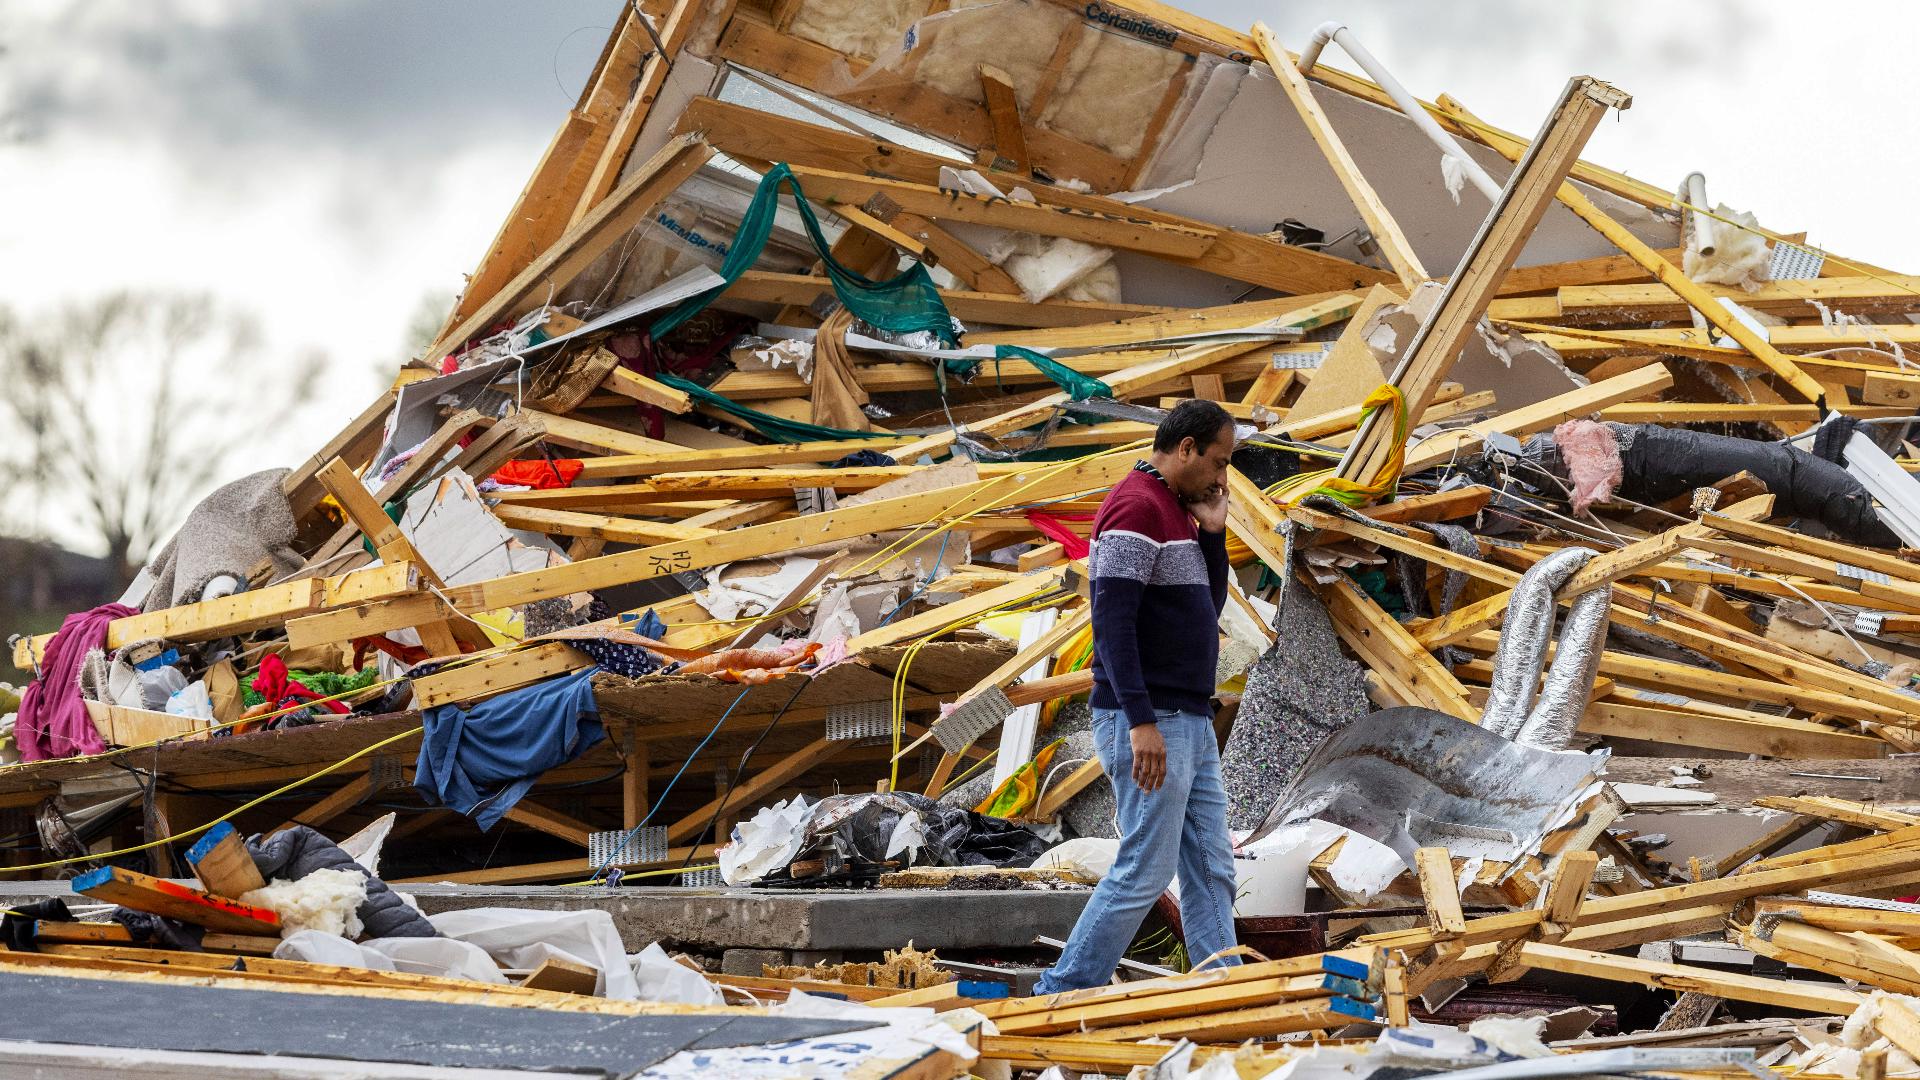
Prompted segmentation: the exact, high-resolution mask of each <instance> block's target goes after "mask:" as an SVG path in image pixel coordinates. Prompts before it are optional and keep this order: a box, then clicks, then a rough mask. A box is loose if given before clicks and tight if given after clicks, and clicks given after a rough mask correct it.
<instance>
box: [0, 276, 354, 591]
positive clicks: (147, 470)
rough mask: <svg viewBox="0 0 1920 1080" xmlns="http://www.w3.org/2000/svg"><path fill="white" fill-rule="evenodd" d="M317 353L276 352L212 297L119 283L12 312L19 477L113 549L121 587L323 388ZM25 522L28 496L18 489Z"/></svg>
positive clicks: (4, 372)
mask: <svg viewBox="0 0 1920 1080" xmlns="http://www.w3.org/2000/svg"><path fill="white" fill-rule="evenodd" d="M321 366H322V365H321V358H320V357H319V356H318V355H308V356H303V357H300V358H297V359H294V360H291V361H288V360H285V359H281V358H277V357H273V356H271V355H270V354H268V353H267V351H266V350H265V348H264V346H263V343H262V340H261V335H260V332H259V328H258V326H257V325H256V324H255V322H254V321H253V320H252V319H250V318H247V317H244V316H241V315H237V314H234V313H232V312H227V311H223V310H221V309H220V308H219V307H218V306H216V305H215V303H214V302H213V300H212V299H211V298H210V297H208V296H205V295H201V294H169V293H148V292H116V293H111V294H107V295H103V296H100V297H97V298H95V299H92V300H87V301H81V302H75V303H70V304H67V305H64V306H62V307H60V308H58V309H56V310H54V311H51V312H47V313H44V314H41V315H37V316H34V317H32V318H22V317H19V316H17V315H15V314H13V313H11V312H9V311H7V310H5V309H0V376H4V384H5V386H6V387H7V390H6V393H5V394H3V395H0V402H4V405H0V417H4V418H6V419H8V420H10V421H11V424H12V426H16V427H17V428H18V429H19V431H18V434H17V436H15V437H13V438H11V439H8V440H5V441H6V443H7V445H9V448H10V450H11V451H12V453H13V455H14V456H15V457H16V458H19V459H23V460H17V461H14V462H11V463H9V464H10V465H11V469H10V470H9V471H10V472H12V473H13V476H12V482H11V483H10V485H9V486H10V487H23V488H25V489H27V491H29V492H30V493H31V495H32V497H33V499H34V502H33V506H34V507H35V508H36V510H37V511H38V513H37V514H36V515H32V517H35V518H37V520H31V519H30V520H29V522H27V523H26V524H27V525H28V528H29V531H35V532H38V531H45V530H47V529H48V528H49V527H50V521H49V519H51V520H52V521H54V522H63V523H65V524H66V525H67V526H68V527H69V528H77V529H80V530H84V532H85V533H86V534H90V535H91V536H92V537H93V538H95V539H97V541H98V543H99V544H100V545H101V546H102V547H104V548H105V551H106V555H107V557H108V560H109V564H110V565H111V566H112V567H114V568H115V572H116V573H117V575H118V576H119V582H118V584H119V585H124V584H125V583H126V582H127V581H129V580H131V579H132V576H133V573H134V572H135V571H136V570H137V569H138V568H139V566H140V565H141V563H142V562H144V561H145V559H146V557H147V555H148V554H149V553H150V552H151V551H152V550H153V548H154V547H155V546H157V545H158V544H159V543H161V542H163V541H164V540H165V539H166V537H167V535H168V533H169V532H170V531H171V530H172V529H173V528H174V527H175V526H177V525H178V524H179V522H180V521H181V520H182V519H183V518H184V517H185V516H186V513H187V511H189V510H190V509H192V507H193V503H194V501H195V500H197V499H198V498H199V497H200V496H202V495H204V494H205V493H206V492H207V490H208V489H210V488H211V487H213V486H214V485H215V481H217V480H221V479H225V478H226V476H227V475H228V473H229V471H230V470H231V467H232V466H234V465H235V464H236V462H238V461H239V460H240V455H239V453H238V451H239V450H240V449H241V448H243V447H246V446H248V445H249V444H252V443H256V442H257V441H259V440H260V439H262V438H263V437H264V436H266V435H268V434H269V433H270V432H272V431H274V430H275V429H276V428H278V427H279V426H281V425H283V424H285V423H286V422H287V421H288V420H289V419H290V418H291V417H292V415H293V413H294V410H295V409H296V408H297V407H298V406H299V405H300V403H302V402H303V401H305V400H306V399H308V398H309V397H310V396H311V395H312V392H313V389H314V387H315V385H316V384H317V382H318V379H319V376H320V371H321ZM10 506H11V508H12V510H13V512H14V513H15V515H16V516H15V520H14V521H13V522H11V525H12V527H13V528H14V529H18V528H19V527H20V526H21V525H22V522H21V521H20V520H19V516H20V515H19V513H18V512H19V509H20V507H21V503H20V501H19V500H17V499H15V500H10Z"/></svg>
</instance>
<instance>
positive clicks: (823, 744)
mask: <svg viewBox="0 0 1920 1080" xmlns="http://www.w3.org/2000/svg"><path fill="white" fill-rule="evenodd" d="M849 745H851V744H849V743H848V742H847V741H845V740H834V739H825V738H821V739H815V740H814V741H813V742H810V743H808V744H807V745H806V746H803V747H801V748H800V749H798V750H796V751H794V752H793V753H791V754H788V755H787V756H786V757H783V758H781V759H780V760H779V761H777V762H775V763H774V764H772V765H769V766H767V767H766V768H765V769H762V770H761V771H760V772H758V773H755V774H754V775H753V777H752V778H750V779H748V780H747V781H746V782H744V783H740V784H735V785H734V787H733V790H732V791H730V792H728V793H727V797H726V799H725V800H724V801H722V800H721V799H720V798H718V797H715V798H714V799H712V800H711V801H709V802H708V803H707V804H706V805H704V806H702V807H700V809H698V810H695V811H694V812H693V813H691V814H688V815H687V816H685V817H683V818H681V819H680V820H678V821H676V822H674V823H673V824H671V825H669V826H667V842H668V843H672V844H677V843H681V842H683V841H686V840H688V839H691V838H692V837H694V836H696V835H698V834H699V833H701V832H702V831H704V830H705V829H706V828H707V826H708V825H711V824H712V823H713V822H714V821H715V820H716V819H718V818H719V816H720V815H721V814H724V813H726V812H728V811H730V810H734V809H737V808H739V807H742V806H746V805H748V804H749V803H752V802H755V801H757V800H758V799H760V798H761V797H762V796H764V795H766V794H768V793H769V792H772V791H775V790H778V789H779V788H780V787H782V786H784V785H785V784H787V783H789V782H791V781H792V780H793V779H794V778H795V777H798V776H800V775H801V774H802V773H805V772H806V771H808V770H809V769H812V768H814V767H815V766H817V765H821V764H824V763H825V762H827V761H828V760H830V759H832V758H833V756H834V755H836V754H838V753H840V752H841V751H842V750H845V749H847V748H848V746H849Z"/></svg>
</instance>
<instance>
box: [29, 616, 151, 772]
mask: <svg viewBox="0 0 1920 1080" xmlns="http://www.w3.org/2000/svg"><path fill="white" fill-rule="evenodd" d="M138 614H140V611H139V609H137V608H130V607H124V606H122V605H120V604H102V605H100V606H99V607H97V608H94V609H93V610H92V611H76V612H74V613H73V614H71V615H69V616H67V617H66V619H65V620H63V621H62V622H61V623H60V629H59V630H58V631H57V632H55V634H54V635H53V640H52V641H49V642H47V651H46V654H45V655H44V656H43V657H42V658H41V661H40V676H39V678H37V679H35V680H33V682H31V683H29V684H28V685H27V689H26V692H25V693H23V694H21V695H20V715H19V718H18V719H17V720H15V721H14V725H13V741H14V742H15V743H17V744H18V745H19V747H20V760H22V761H45V760H46V759H48V758H63V757H72V756H74V755H75V754H98V753H100V752H101V751H103V750H105V749H106V748H107V741H106V740H105V739H103V738H101V737H100V729H98V728H96V727H94V726H93V720H92V719H91V718H90V717H88V716H87V704H86V702H85V701H84V700H83V699H82V698H81V697H80V664H81V662H82V661H84V660H85V659H86V657H87V653H88V652H89V651H91V650H93V649H99V648H104V647H105V646H106V644H107V624H108V623H110V622H112V621H113V620H115V619H124V618H126V617H127V616H129V615H138Z"/></svg>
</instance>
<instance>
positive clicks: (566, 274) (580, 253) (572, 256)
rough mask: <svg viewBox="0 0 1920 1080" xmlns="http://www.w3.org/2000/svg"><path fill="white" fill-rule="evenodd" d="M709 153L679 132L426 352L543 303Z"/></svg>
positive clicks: (443, 349) (438, 351) (441, 350)
mask: <svg viewBox="0 0 1920 1080" xmlns="http://www.w3.org/2000/svg"><path fill="white" fill-rule="evenodd" d="M712 156H713V151H712V149H711V148H709V147H708V146H707V144H706V143H704V142H701V141H700V140H699V139H697V138H692V137H688V136H681V137H679V138H675V139H673V140H670V141H669V142H668V143H667V144H666V145H665V146H663V147H661V148H660V152H659V153H657V154H655V155H654V156H653V157H652V158H651V159H649V160H648V161H647V162H646V163H645V164H644V165H642V166H641V167H640V168H639V169H637V170H635V172H634V174H633V176H632V177H630V178H629V179H628V180H626V181H625V182H624V183H622V184H621V185H620V186H619V187H618V188H616V189H614V191H613V192H612V193H611V194H610V195H608V196H607V198H606V199H605V200H604V201H603V202H600V203H599V204H598V205H596V206H595V207H594V208H593V210H592V211H591V212H590V213H588V214H587V215H586V216H585V217H584V218H581V219H580V221H579V222H578V223H576V224H575V225H573V226H572V227H571V228H569V229H568V230H567V231H566V233H565V234H564V235H562V236H561V237H560V239H558V240H556V241H554V242H553V244H552V246H550V247H548V248H547V249H546V250H545V251H543V252H541V254H540V257H539V258H537V259H535V260H533V262H532V263H530V264H528V266H527V268H526V269H524V270H522V271H521V272H520V273H519V274H517V275H515V276H514V278H513V280H512V281H510V282H508V283H507V284H506V285H505V286H503V287H502V288H501V289H500V291H499V292H498V293H495V294H494V295H493V296H492V297H491V298H489V299H488V300H487V301H486V302H485V303H483V304H480V305H479V306H478V307H476V308H475V309H474V312H473V314H471V315H469V316H467V317H466V319H464V320H462V321H461V323H460V324H459V325H458V326H456V327H454V328H453V330H451V331H449V332H448V333H446V334H443V335H442V336H441V338H440V340H439V341H436V342H434V343H433V346H432V347H431V348H429V349H428V350H427V355H428V356H441V355H444V354H445V353H447V352H450V351H452V350H453V349H455V348H457V347H458V346H460V345H462V344H464V343H465V342H467V341H470V340H472V339H473V338H475V337H477V336H479V335H481V334H482V333H484V332H486V331H488V330H490V329H491V328H492V327H494V326H495V325H497V324H499V323H502V322H510V321H512V320H513V319H514V318H516V317H518V316H520V315H521V314H524V313H525V312H526V311H527V310H528V309H529V308H531V307H532V306H533V305H534V304H537V303H540V302H543V300H544V298H545V297H546V296H547V295H548V294H549V293H551V292H557V291H558V290H560V289H563V288H565V287H566V286H567V285H568V284H570V283H571V282H572V281H573V279H574V278H575V277H576V276H578V275H579V274H580V272H581V271H583V270H585V269H586V268H587V267H588V266H590V265H592V264H593V262H594V260H596V259H598V258H599V257H600V256H601V255H603V254H605V253H606V251H607V250H608V249H609V248H611V247H612V246H613V245H614V244H616V243H618V242H619V241H620V239H621V238H622V237H624V236H626V235H627V233H629V232H630V231H632V229H633V227H634V226H635V225H638V224H639V223H640V222H642V221H645V220H647V219H648V218H649V217H651V216H652V213H653V209H654V207H656V206H658V205H659V204H660V202H661V200H663V199H665V198H666V197H667V196H668V195H670V194H672V193H673V191H674V189H676V188H678V187H679V186H680V184H681V182H682V181H684V180H686V179H687V178H688V177H690V176H692V175H693V174H694V173H696V172H698V171H699V170H700V167H701V166H702V165H704V164H706V162H707V159H708V158H710V157H712Z"/></svg>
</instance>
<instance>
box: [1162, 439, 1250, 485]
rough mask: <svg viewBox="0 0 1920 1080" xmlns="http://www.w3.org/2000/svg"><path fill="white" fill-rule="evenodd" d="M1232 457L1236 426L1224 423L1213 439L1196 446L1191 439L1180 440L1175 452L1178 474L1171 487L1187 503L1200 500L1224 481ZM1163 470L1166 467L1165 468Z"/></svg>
mask: <svg viewBox="0 0 1920 1080" xmlns="http://www.w3.org/2000/svg"><path fill="white" fill-rule="evenodd" d="M1232 459H1233V425H1232V424H1222V425H1221V426H1220V430H1219V431H1217V432H1215V433H1214V437H1213V441H1212V442H1210V443H1208V444H1207V445H1206V446H1196V445H1195V444H1194V441H1193V440H1192V439H1182V440H1180V447H1179V449H1178V450H1176V451H1174V470H1175V472H1176V473H1177V475H1175V476H1170V477H1168V480H1169V482H1170V483H1169V486H1170V487H1172V488H1173V490H1174V491H1175V492H1176V493H1178V494H1179V496H1180V498H1181V499H1182V500H1183V501H1185V502H1201V501H1203V500H1204V499H1206V497H1207V495H1208V494H1209V493H1210V492H1211V491H1212V490H1213V488H1214V486H1215V485H1217V484H1220V483H1223V482H1224V481H1225V478H1226V475H1227V466H1228V464H1230V463H1231V461H1232ZM1163 471H1164V470H1163Z"/></svg>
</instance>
